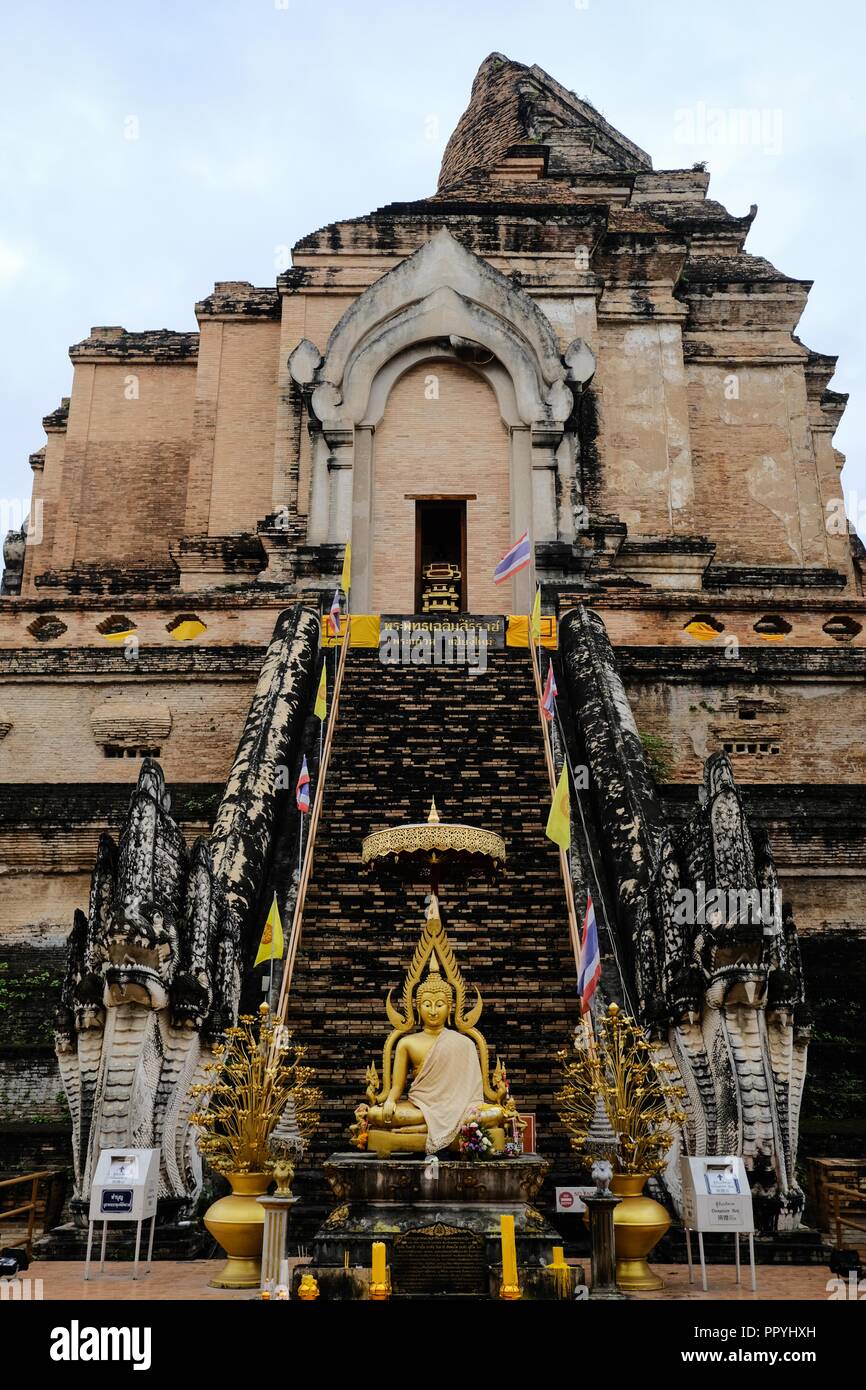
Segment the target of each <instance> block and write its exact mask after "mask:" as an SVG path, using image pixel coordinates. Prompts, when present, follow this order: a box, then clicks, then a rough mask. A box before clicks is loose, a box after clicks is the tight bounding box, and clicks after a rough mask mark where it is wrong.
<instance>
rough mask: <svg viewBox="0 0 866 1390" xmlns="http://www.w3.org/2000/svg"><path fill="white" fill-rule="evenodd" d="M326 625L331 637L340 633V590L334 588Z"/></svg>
mask: <svg viewBox="0 0 866 1390" xmlns="http://www.w3.org/2000/svg"><path fill="white" fill-rule="evenodd" d="M328 625H329V627H330V629H331V635H332V636H333V637H339V635H340V590H339V589H335V590H334V597H333V599H332V600H331V607H330V610H329V612H328Z"/></svg>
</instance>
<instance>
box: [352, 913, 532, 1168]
mask: <svg viewBox="0 0 866 1390" xmlns="http://www.w3.org/2000/svg"><path fill="white" fill-rule="evenodd" d="M425 967H426V969H427V974H426V976H424V973H423V972H424V969H425ZM392 993H393V992H392ZM392 993H389V995H388V999H387V1001H386V1005H385V1008H386V1011H387V1014H388V1018H389V1020H390V1022H391V1024H392V1026H393V1031H392V1032H391V1033H390V1035H389V1036H388V1038H387V1040H386V1042H385V1046H384V1049H383V1053H382V1071H383V1080H382V1085H381V1086H380V1084H379V1073H378V1071H377V1069H376V1067H375V1066H370V1067H369V1068H368V1070H367V1101H368V1103H367V1104H366V1105H361V1106H359V1107H358V1109H357V1110H356V1111H355V1119H356V1123H355V1124H354V1125H353V1126H352V1127H351V1129H350V1134H351V1137H352V1143H353V1144H355V1145H356V1146H357V1147H358V1148H367V1149H369V1150H370V1151H371V1152H373V1153H380V1154H388V1153H392V1152H395V1151H397V1150H409V1151H414V1152H426V1153H430V1154H433V1153H437V1152H439V1151H440V1150H442V1149H447V1148H455V1149H459V1140H460V1132H461V1130H462V1128H463V1127H464V1125H465V1124H467V1123H468V1122H469V1121H470V1120H474V1121H475V1122H476V1123H477V1124H478V1126H479V1127H480V1128H481V1130H482V1131H483V1132H484V1133H486V1135H487V1137H488V1138H489V1140H490V1143H491V1146H492V1148H493V1149H495V1150H499V1151H501V1150H502V1149H504V1148H505V1145H506V1142H507V1141H509V1140H510V1141H512V1142H514V1143H515V1144H519V1138H520V1132H521V1130H522V1128H523V1126H522V1124H521V1121H520V1119H519V1116H518V1115H517V1110H516V1107H515V1105H514V1102H513V1100H512V1099H511V1097H510V1095H509V1091H508V1082H507V1080H506V1077H505V1070H504V1068H503V1066H502V1064H501V1062H500V1061H499V1059H498V1058H497V1060H496V1066H495V1068H494V1071H493V1075H492V1077H490V1076H489V1075H488V1053H487V1044H486V1042H485V1040H484V1038H483V1036H482V1035H481V1033H479V1031H478V1029H477V1028H476V1027H475V1024H476V1023H477V1022H478V1019H479V1017H480V1015H481V1010H482V1007H483V1005H482V1002H481V996H480V995H478V992H477V990H476V996H477V997H476V1002H475V1003H474V1004H473V1006H472V1008H471V1009H469V1010H468V1011H467V1010H466V1009H465V999H466V986H465V983H464V981H463V977H462V975H461V974H460V971H459V969H458V967H457V963H456V961H455V959H454V955H453V953H452V951H451V947H450V945H449V943H448V939H447V937H446V935H445V931H444V928H443V926H442V922H441V920H440V918H439V904H438V902H437V899H436V897H435V895H434V896H433V897H432V898H431V901H430V907H429V908H428V911H427V918H426V921H425V925H424V930H423V932H422V934H421V939H420V941H419V943H418V946H417V947H416V950H415V955H414V957H413V960H412V964H411V966H410V967H409V970H408V972H407V975H406V981H405V984H404V986H403V995H402V1005H403V1008H402V1012H400V1011H398V1009H396V1008H395V1006H394V1004H393V1003H392ZM452 1015H453V1027H449V1024H450V1023H451V1021H452ZM416 1022H417V1023H420V1025H421V1026H420V1028H416V1026H415V1025H416Z"/></svg>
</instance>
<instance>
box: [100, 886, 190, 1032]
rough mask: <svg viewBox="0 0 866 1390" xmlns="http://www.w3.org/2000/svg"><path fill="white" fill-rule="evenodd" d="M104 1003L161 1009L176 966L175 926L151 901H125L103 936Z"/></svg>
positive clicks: (168, 915) (167, 914)
mask: <svg viewBox="0 0 866 1390" xmlns="http://www.w3.org/2000/svg"><path fill="white" fill-rule="evenodd" d="M102 953H103V971H102V974H103V979H104V981H105V1004H106V1005H107V1006H110V1005H114V1004H141V1005H143V1006H144V1007H145V1008H149V1009H164V1008H165V1007H166V1005H167V1004H168V1000H169V989H170V986H171V983H172V980H173V978H174V973H175V969H176V966H177V929H176V926H175V923H174V920H173V918H172V916H171V915H170V914H169V913H168V912H166V910H165V908H163V907H162V906H160V905H159V904H158V903H154V902H132V903H127V904H126V905H125V907H124V909H123V910H122V911H120V912H117V913H116V914H112V918H111V921H110V923H109V926H108V929H107V931H106V933H105V936H104V938H103V947H102Z"/></svg>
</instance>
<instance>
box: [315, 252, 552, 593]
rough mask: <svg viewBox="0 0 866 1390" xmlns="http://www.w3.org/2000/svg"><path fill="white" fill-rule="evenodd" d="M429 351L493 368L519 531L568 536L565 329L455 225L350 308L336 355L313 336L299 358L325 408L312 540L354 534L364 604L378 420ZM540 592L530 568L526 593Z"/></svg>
mask: <svg viewBox="0 0 866 1390" xmlns="http://www.w3.org/2000/svg"><path fill="white" fill-rule="evenodd" d="M479 353H480V354H481V357H482V359H483V360H474V355H477V354H479ZM488 354H489V360H488ZM425 356H429V357H430V358H431V359H436V358H439V359H441V358H443V357H448V358H450V359H451V360H452V361H455V362H462V363H463V365H465V366H468V367H470V368H472V369H474V370H482V369H483V368H485V367H486V368H487V372H486V376H487V380H488V382H489V384H490V385H491V387H492V388H493V390H494V392H495V393H496V396H497V400H498V401H499V405H500V412H501V414H502V418H503V420H504V421H505V423H506V425H507V427H508V429H509V448H510V498H511V527H512V536H513V538H516V537H517V536H518V535H519V534H520V533H521V532H522V531H524V530H528V531H529V533H530V536H531V537H532V538H533V541H555V540H558V539H561V537H560V535H559V529H558V527H559V516H560V515H561V512H560V510H559V509H558V506H557V473H558V472H560V474H561V471H562V470H561V466H560V460H558V458H557V450H559V447H560V445H561V444H562V441H563V435H564V431H565V425H566V421H567V420H568V419H569V417H570V416H571V414H572V411H573V404H574V401H573V395H572V390H571V388H570V385H569V373H568V369H567V367H566V365H565V364H564V362H563V360H562V358H561V357H560V355H559V350H558V346H557V342H556V338H555V336H554V333H553V329H552V327H551V325H550V323H549V322H548V320H547V319H546V318H545V316H544V315H543V314H542V313H541V311H540V310H539V308H538V307H537V305H536V304H535V303H534V301H533V300H532V299H531V297H530V296H529V295H527V294H526V293H525V292H524V291H523V290H521V289H520V288H519V287H518V286H516V285H515V284H514V283H513V282H512V281H511V280H509V279H508V278H507V277H506V276H504V275H502V274H500V272H498V271H496V270H494V269H493V267H492V266H490V265H488V264H487V263H486V262H485V261H483V260H481V259H480V258H479V257H478V256H475V255H473V254H472V252H470V251H467V250H466V249H465V248H464V247H462V246H461V245H460V244H459V243H458V242H457V241H455V239H454V238H453V237H452V236H451V234H450V233H449V232H448V231H447V230H446V229H444V228H443V229H442V230H441V231H440V232H438V233H437V234H436V235H435V236H434V237H432V238H431V240H430V241H429V242H427V243H426V244H425V245H424V246H422V247H421V248H420V249H419V250H418V251H416V252H415V253H414V255H412V256H410V257H408V258H407V259H406V260H405V261H403V262H401V264H400V265H398V266H397V267H395V269H394V270H392V271H389V272H388V273H387V274H386V275H383V276H382V277H381V279H379V280H377V281H376V282H375V284H373V285H371V286H370V288H369V289H367V290H366V291H365V292H364V293H363V294H362V295H361V296H360V297H359V298H358V299H357V300H356V301H355V302H354V303H353V304H352V305H351V306H350V308H349V309H347V311H346V313H345V314H344V315H343V317H342V318H341V319H340V321H339V323H338V324H337V325H336V327H335V328H334V330H333V332H332V334H331V336H330V339H329V341H328V346H327V349H326V352H325V356H324V358H322V359H320V358H319V356H318V353H317V352H316V351H315V349H314V348H313V347H312V345H311V344H307V343H301V344H300V345H299V346H298V348H296V349H295V352H294V353H293V354H292V356H291V358H290V359H289V366H290V370H291V371H292V375H293V377H294V379H295V380H296V381H297V382H299V383H300V384H302V385H304V386H305V387H306V388H307V390H308V393H309V399H310V404H311V414H312V417H313V418H312V422H311V429H312V432H313V440H314V443H313V477H312V486H311V498H310V511H309V520H308V541H309V543H310V544H319V543H322V542H331V543H336V544H340V543H342V542H343V541H345V539H346V538H347V536H349V535H351V537H352V541H353V555H354V575H353V585H354V590H355V593H354V598H355V606H356V610H357V611H363V607H364V606H366V604H367V603H368V601H369V594H370V592H371V582H372V575H371V571H370V546H369V540H370V525H371V518H372V509H373V505H374V499H373V451H374V448H375V442H374V435H375V427H376V423H377V420H378V419H381V415H382V411H383V410H384V408H385V403H386V402H387V399H388V395H389V394H390V390H391V389H392V387H393V384H394V382H396V381H397V380H399V378H400V376H401V375H402V373H403V372H405V371H406V370H408V369H409V367H410V366H413V365H414V364H416V363H417V362H418V361H422V360H424V357H425ZM483 374H484V371H483V370H482V375H483ZM566 452H567V451H566ZM560 458H561V456H560ZM567 539H571V537H568V538H567ZM524 590H525V591H526V592H525V593H524V592H523V591H524ZM528 593H529V573H528V572H524V574H523V575H522V576H518V583H517V584H516V591H515V595H514V599H515V602H523V603H525V601H526V598H527V596H528Z"/></svg>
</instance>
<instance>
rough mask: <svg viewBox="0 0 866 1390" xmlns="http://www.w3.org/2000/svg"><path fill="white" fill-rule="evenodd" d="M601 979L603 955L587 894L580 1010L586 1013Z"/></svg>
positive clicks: (579, 983)
mask: <svg viewBox="0 0 866 1390" xmlns="http://www.w3.org/2000/svg"><path fill="white" fill-rule="evenodd" d="M600 979H601V957H600V955H599V953H598V929H597V928H596V925H595V908H594V907H593V905H592V894H591V893H587V895H586V916H585V917H584V919H583V937H582V939H581V943H580V974H579V976H578V979H577V989H578V993H579V994H580V1012H581V1013H582V1014H585V1013H586V1012H587V1011H588V1009H589V1003H590V1000H591V999H592V996H593V994H594V993H595V987H596V985H597V984H598V982H599V980H600Z"/></svg>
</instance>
